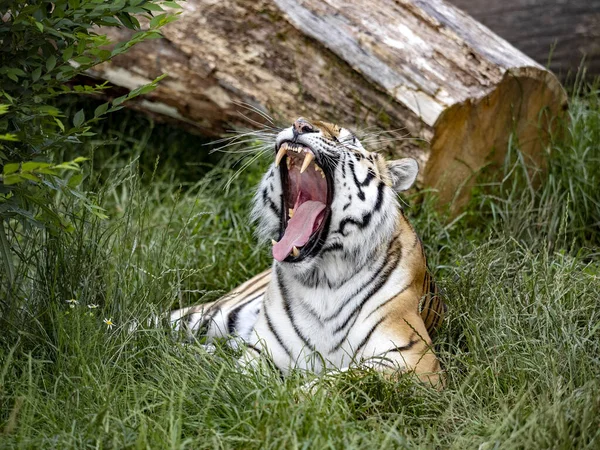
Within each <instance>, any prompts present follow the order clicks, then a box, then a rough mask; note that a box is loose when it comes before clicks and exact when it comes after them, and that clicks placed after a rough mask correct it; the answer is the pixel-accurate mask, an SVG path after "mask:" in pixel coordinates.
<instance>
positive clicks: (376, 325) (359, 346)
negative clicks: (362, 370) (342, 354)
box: [354, 316, 387, 358]
mask: <svg viewBox="0 0 600 450" xmlns="http://www.w3.org/2000/svg"><path fill="white" fill-rule="evenodd" d="M385 319H387V316H384V317H381V318H380V319H379V320H378V321H377V322H375V325H373V326H372V327H371V329H370V330H369V332H368V333H367V335H366V336H365V337H364V338H363V340H362V341H360V344H359V345H358V347H356V350H355V351H354V357H355V358H356V355H358V352H360V351H361V350H362V348H363V347H364V346H365V345H366V344H367V342H368V341H369V339H371V336H372V335H373V333H374V332H375V330H376V329H377V327H378V326H379V325H380V324H381V322H383V321H384V320H385Z"/></svg>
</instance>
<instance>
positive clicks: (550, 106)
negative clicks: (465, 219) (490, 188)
mask: <svg viewBox="0 0 600 450" xmlns="http://www.w3.org/2000/svg"><path fill="white" fill-rule="evenodd" d="M566 107H567V95H566V93H565V90H564V89H563V87H562V86H561V85H560V83H559V82H558V80H557V79H556V77H554V75H552V74H551V73H549V72H547V71H545V70H541V69H539V68H537V67H521V68H515V69H511V70H508V71H507V72H506V73H505V74H504V77H503V79H502V81H501V82H500V83H498V84H497V85H496V86H495V88H494V89H493V90H492V91H491V92H489V93H488V94H487V95H485V96H484V97H482V98H479V99H468V100H467V101H465V102H462V103H459V104H455V105H453V106H452V107H451V108H449V109H447V110H446V111H444V113H443V114H442V115H441V116H440V117H439V119H438V121H437V122H436V124H435V126H434V136H435V137H434V139H433V141H432V142H431V153H430V156H429V160H428V161H427V165H426V170H425V173H424V175H423V182H424V184H426V185H428V186H432V187H434V188H435V189H436V190H437V191H438V193H439V201H440V204H441V205H449V206H450V207H451V210H452V211H453V212H454V213H457V212H458V211H460V210H461V209H462V208H463V207H464V206H465V204H466V203H467V202H468V200H469V194H470V191H471V187H472V186H473V185H474V183H475V181H476V178H477V175H478V174H479V173H480V172H481V171H482V169H484V168H487V169H489V170H494V168H495V167H496V168H497V167H499V166H500V165H501V164H502V163H503V160H504V158H505V156H506V150H507V148H508V145H509V139H510V138H511V136H512V139H514V140H515V142H516V143H518V149H519V150H520V151H521V152H522V154H523V155H524V157H525V159H526V162H527V163H528V165H530V166H531V167H537V168H540V167H542V166H543V160H542V154H543V147H544V146H545V144H546V142H547V138H548V134H547V132H548V131H550V129H551V128H552V127H554V126H555V122H553V121H555V120H556V118H557V117H559V116H560V115H561V114H562V113H563V112H564V110H565V109H566Z"/></svg>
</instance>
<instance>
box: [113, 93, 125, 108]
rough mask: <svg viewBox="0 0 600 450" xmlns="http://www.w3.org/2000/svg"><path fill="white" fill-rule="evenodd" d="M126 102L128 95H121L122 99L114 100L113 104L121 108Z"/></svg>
mask: <svg viewBox="0 0 600 450" xmlns="http://www.w3.org/2000/svg"><path fill="white" fill-rule="evenodd" d="M125 100H127V95H121V96H120V97H117V98H115V99H114V100H113V102H112V104H113V106H119V105H120V104H121V103H123V102H124V101H125Z"/></svg>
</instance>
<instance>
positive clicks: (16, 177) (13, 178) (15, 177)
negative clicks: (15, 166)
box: [2, 173, 25, 186]
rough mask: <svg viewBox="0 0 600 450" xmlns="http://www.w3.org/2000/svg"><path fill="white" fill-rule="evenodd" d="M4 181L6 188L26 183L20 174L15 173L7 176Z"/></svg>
mask: <svg viewBox="0 0 600 450" xmlns="http://www.w3.org/2000/svg"><path fill="white" fill-rule="evenodd" d="M2 181H3V183H4V186H10V185H13V184H17V183H21V182H22V181H25V180H24V179H23V178H21V175H20V174H18V173H13V174H12V175H5V176H4V179H3V180H2Z"/></svg>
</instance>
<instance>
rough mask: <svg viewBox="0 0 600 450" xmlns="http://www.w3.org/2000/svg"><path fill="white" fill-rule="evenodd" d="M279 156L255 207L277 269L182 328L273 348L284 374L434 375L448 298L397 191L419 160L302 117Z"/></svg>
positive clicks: (197, 313)
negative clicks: (436, 339)
mask: <svg viewBox="0 0 600 450" xmlns="http://www.w3.org/2000/svg"><path fill="white" fill-rule="evenodd" d="M273 157H274V162H273V164H272V165H271V167H270V168H269V170H268V171H267V173H266V174H265V175H264V177H263V179H262V181H261V183H260V185H259V187H258V191H257V193H256V197H255V205H254V209H253V218H254V219H255V220H256V221H257V222H258V233H259V235H260V237H262V238H266V239H273V240H272V243H273V247H272V252H273V258H274V261H273V266H272V269H271V270H268V271H266V272H263V273H261V274H260V275H257V276H256V277H254V278H252V279H251V280H249V281H247V282H246V283H244V284H243V285H241V286H240V287H238V288H237V289H235V290H234V291H232V292H231V293H229V294H228V295H226V296H225V297H223V298H222V299H220V300H218V301H216V302H213V303H210V304H204V305H198V306H193V307H189V308H183V309H180V310H177V311H174V312H172V313H171V321H172V323H173V325H174V327H175V328H177V329H185V330H187V331H188V332H189V333H191V334H194V335H198V334H199V333H202V334H203V335H206V336H207V337H208V338H209V339H211V338H215V337H227V336H231V337H232V338H235V340H236V342H240V341H242V342H243V343H244V344H245V346H246V350H245V356H244V358H243V360H244V361H256V360H257V359H258V358H262V357H266V358H270V359H271V361H272V362H273V363H274V365H275V366H276V367H277V368H278V369H279V370H280V371H281V372H282V374H284V375H285V374H287V373H288V372H289V371H290V370H291V369H294V368H300V369H306V370H310V371H314V372H321V371H323V370H326V369H330V368H337V369H345V368H347V367H348V366H350V365H355V364H356V365H366V366H369V367H375V368H377V369H379V370H382V371H385V372H395V371H398V370H401V371H414V373H416V374H417V375H418V376H419V377H420V378H421V379H423V380H429V381H431V382H433V383H437V381H438V376H439V370H440V367H439V363H438V360H437V358H436V356H435V355H434V353H433V350H432V348H431V339H430V334H431V332H432V331H433V330H434V328H435V327H436V326H437V325H438V324H439V323H440V322H441V318H442V313H443V309H444V305H443V303H442V301H441V300H440V299H439V296H438V295H437V294H436V291H435V285H434V284H433V282H432V281H431V279H430V276H429V273H428V270H427V266H426V260H425V254H424V251H423V245H422V243H421V241H420V239H419V237H418V236H417V234H416V233H415V231H414V229H413V228H412V226H411V225H410V224H409V222H408V221H407V219H406V218H405V217H404V215H403V213H402V209H401V208H400V205H399V203H398V199H397V193H398V192H400V191H404V190H406V189H408V188H410V187H411V186H412V184H413V183H414V181H415V179H416V177H417V172H418V165H417V163H416V161H415V160H413V159H410V158H405V159H400V160H396V161H390V162H386V161H385V159H384V158H383V156H381V155H380V154H377V153H371V152H368V151H366V150H365V149H364V148H363V146H362V145H361V143H360V142H359V141H358V139H357V138H356V136H355V135H353V134H352V133H351V132H350V131H348V130H347V129H345V128H340V127H338V126H336V125H333V124H329V123H324V122H309V121H307V120H305V119H303V118H300V119H298V120H296V121H295V122H294V123H293V125H292V126H291V127H289V128H286V129H284V130H283V131H281V132H280V133H279V134H278V135H277V138H276V142H275V149H274V153H273Z"/></svg>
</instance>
